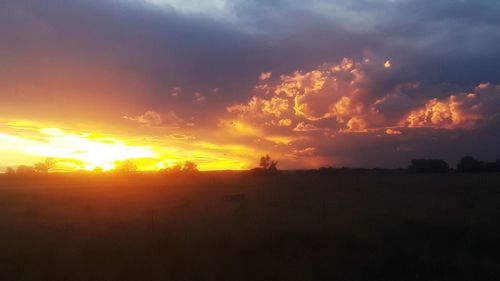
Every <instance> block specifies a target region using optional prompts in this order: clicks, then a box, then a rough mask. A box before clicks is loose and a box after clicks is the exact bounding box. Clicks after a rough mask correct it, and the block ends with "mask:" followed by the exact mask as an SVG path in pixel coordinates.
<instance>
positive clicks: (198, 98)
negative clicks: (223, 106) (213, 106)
mask: <svg viewBox="0 0 500 281" xmlns="http://www.w3.org/2000/svg"><path fill="white" fill-rule="evenodd" d="M193 96H194V102H197V103H204V102H206V101H207V97H205V96H204V95H202V94H201V93H200V92H195V93H194V94H193Z"/></svg>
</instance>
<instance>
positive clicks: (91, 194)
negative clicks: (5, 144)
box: [0, 172, 500, 281]
mask: <svg viewBox="0 0 500 281" xmlns="http://www.w3.org/2000/svg"><path fill="white" fill-rule="evenodd" d="M0 280H5V281H11V280H12V281H17V280H50V281H57V280H61V281H63V280H64V281H67V280H102V281H109V280H125V281H126V280H138V281H139V280H266V281H268V280H402V281H404V280H426V281H430V280H500V174H437V175H430V174H429V175H425V174H422V175H417V174H414V175H412V174H387V175H383V174H363V175H347V174H345V175H343V174H339V175H294V174H283V175H279V176H276V177H251V176H249V175H243V174H240V173H236V172H235V173H207V174H200V175H197V176H186V177H177V178H176V177H172V176H170V177H167V176H162V175H158V174H144V175H130V176H90V175H86V176H82V175H47V176H37V177H32V178H15V177H12V178H9V177H0Z"/></svg>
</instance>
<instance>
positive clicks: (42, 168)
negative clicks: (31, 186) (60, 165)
mask: <svg viewBox="0 0 500 281" xmlns="http://www.w3.org/2000/svg"><path fill="white" fill-rule="evenodd" d="M55 165H56V161H55V160H54V159H53V158H45V161H43V162H39V163H36V164H35V166H34V170H35V172H37V173H48V172H49V171H50V170H51V169H53V168H54V166H55Z"/></svg>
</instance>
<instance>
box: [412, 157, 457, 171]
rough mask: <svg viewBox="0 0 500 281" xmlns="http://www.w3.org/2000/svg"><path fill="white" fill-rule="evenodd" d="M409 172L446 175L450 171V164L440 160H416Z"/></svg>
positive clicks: (413, 161)
mask: <svg viewBox="0 0 500 281" xmlns="http://www.w3.org/2000/svg"><path fill="white" fill-rule="evenodd" d="M408 171H410V172H413V173H446V172H448V171H449V166H448V163H446V161H444V160H440V159H414V160H411V164H410V166H408Z"/></svg>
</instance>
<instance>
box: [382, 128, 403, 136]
mask: <svg viewBox="0 0 500 281" xmlns="http://www.w3.org/2000/svg"><path fill="white" fill-rule="evenodd" d="M385 133H386V134H388V135H402V134H403V132H401V131H399V130H396V129H391V128H389V129H386V130H385Z"/></svg>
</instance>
